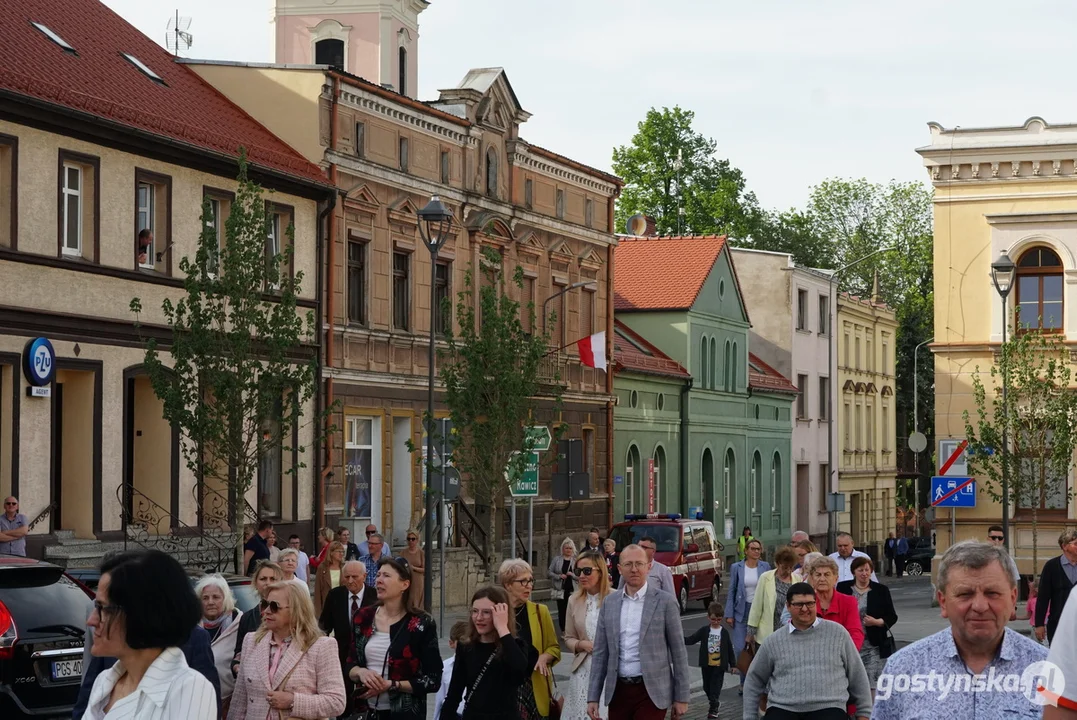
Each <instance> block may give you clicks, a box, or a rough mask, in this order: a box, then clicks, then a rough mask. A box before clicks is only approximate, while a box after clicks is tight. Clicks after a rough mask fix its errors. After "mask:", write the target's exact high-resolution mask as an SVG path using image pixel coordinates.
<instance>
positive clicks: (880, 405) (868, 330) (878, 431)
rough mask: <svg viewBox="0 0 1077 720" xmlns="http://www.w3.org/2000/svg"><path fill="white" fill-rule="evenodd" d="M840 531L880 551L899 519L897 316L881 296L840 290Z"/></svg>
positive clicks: (838, 364) (838, 409)
mask: <svg viewBox="0 0 1077 720" xmlns="http://www.w3.org/2000/svg"><path fill="white" fill-rule="evenodd" d="M837 307H838V314H837V330H838V357H837V359H836V365H837V370H838V372H837V378H838V388H837V390H838V392H837V402H838V407H836V408H834V410H835V412H836V413H837V421H838V425H837V430H838V437H837V446H838V449H839V452H838V458H837V462H838V492H840V493H842V494H843V495H844V496H845V510H844V511H843V512H841V513H839V514H838V529H839V530H841V531H845V532H848V533H850V534H852V536H853V541H854V542H855V544H856V546H857V547H865V546H871V545H874V546H876V549H877V552H878V554H877V557H881V556H882V545H883V541H884V540H885V539H886V535H887V533H888V532H889V531H890V530H892V529H893V525H894V507H895V506H894V502H895V500H894V487H895V484H896V481H897V450H896V442H895V441H896V434H895V417H896V403H895V400H896V398H895V396H894V391H895V383H896V376H895V372H894V362H895V360H894V351H895V337H896V336H897V319H896V317H895V315H894V311H893V310H891V309H890V308H889V307H887V306H886V305H885V304H883V303H881V302H879V301H878V299H877V298H862V297H856V296H852V295H848V294H845V293H843V294H841V295H839V296H838V306H837Z"/></svg>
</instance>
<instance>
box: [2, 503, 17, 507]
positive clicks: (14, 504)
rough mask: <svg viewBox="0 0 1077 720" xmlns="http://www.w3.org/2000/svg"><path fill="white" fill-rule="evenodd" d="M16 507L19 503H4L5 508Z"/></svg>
mask: <svg viewBox="0 0 1077 720" xmlns="http://www.w3.org/2000/svg"><path fill="white" fill-rule="evenodd" d="M16 505H18V503H13V502H5V503H4V506H5V507H8V506H10V507H15V506H16Z"/></svg>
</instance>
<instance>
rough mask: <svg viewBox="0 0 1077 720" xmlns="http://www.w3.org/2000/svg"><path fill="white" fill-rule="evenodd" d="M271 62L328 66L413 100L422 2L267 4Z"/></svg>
mask: <svg viewBox="0 0 1077 720" xmlns="http://www.w3.org/2000/svg"><path fill="white" fill-rule="evenodd" d="M271 2H272V3H273V24H274V34H275V38H276V39H275V43H274V45H275V51H276V52H275V54H276V62H278V63H286V64H293V65H311V64H317V65H333V66H335V67H339V68H341V69H342V70H344V71H346V72H349V73H351V74H353V75H358V76H359V77H361V78H363V79H364V80H368V81H370V82H372V83H376V84H378V85H383V86H386V87H390V88H392V89H393V90H395V91H397V92H398V93H401V94H403V95H407V96H408V97H410V98H414V97H415V95H416V90H417V85H418V81H419V13H421V12H422V11H423V10H425V9H426V8H427V7H429V5H430V3H429V2H427V1H426V0H271Z"/></svg>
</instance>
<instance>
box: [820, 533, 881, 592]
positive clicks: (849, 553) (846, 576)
mask: <svg viewBox="0 0 1077 720" xmlns="http://www.w3.org/2000/svg"><path fill="white" fill-rule="evenodd" d="M858 557H866V558H868V559H869V560H870V559H871V557H870V556H868V554H867V553H862V552H860V551H859V550H854V549H853V536H852V535H850V534H849V533H846V532H843V533H838V551H837V552H836V553H830V559H831V560H833V561H834V562H836V563H837V564H838V582H842V581H843V580H855V579H856V578H854V577H853V569H852V564H853V560H855V559H856V558H858ZM872 565H874V563H872ZM871 581H872V582H879V578H878V577H877V576H876V575H875V572H874V571H872V573H871Z"/></svg>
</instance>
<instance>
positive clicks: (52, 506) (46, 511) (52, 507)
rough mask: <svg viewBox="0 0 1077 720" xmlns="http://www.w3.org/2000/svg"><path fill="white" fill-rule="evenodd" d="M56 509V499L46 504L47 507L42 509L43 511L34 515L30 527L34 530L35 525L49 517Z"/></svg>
mask: <svg viewBox="0 0 1077 720" xmlns="http://www.w3.org/2000/svg"><path fill="white" fill-rule="evenodd" d="M55 509H56V501H53V502H50V503H49V504H48V505H46V506H45V509H44V510H42V511H41V512H39V513H38V514H37V515H36V516H35V517H34V519H33V520H31V521H30V525H29V529H30V530H33V529H34V526H35V525H37V524H38V523H40V522H41V521H42V520H44V519H45V518H47V517H48V516H49V515H50V514H51V513H52V511H53V510H55Z"/></svg>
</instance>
